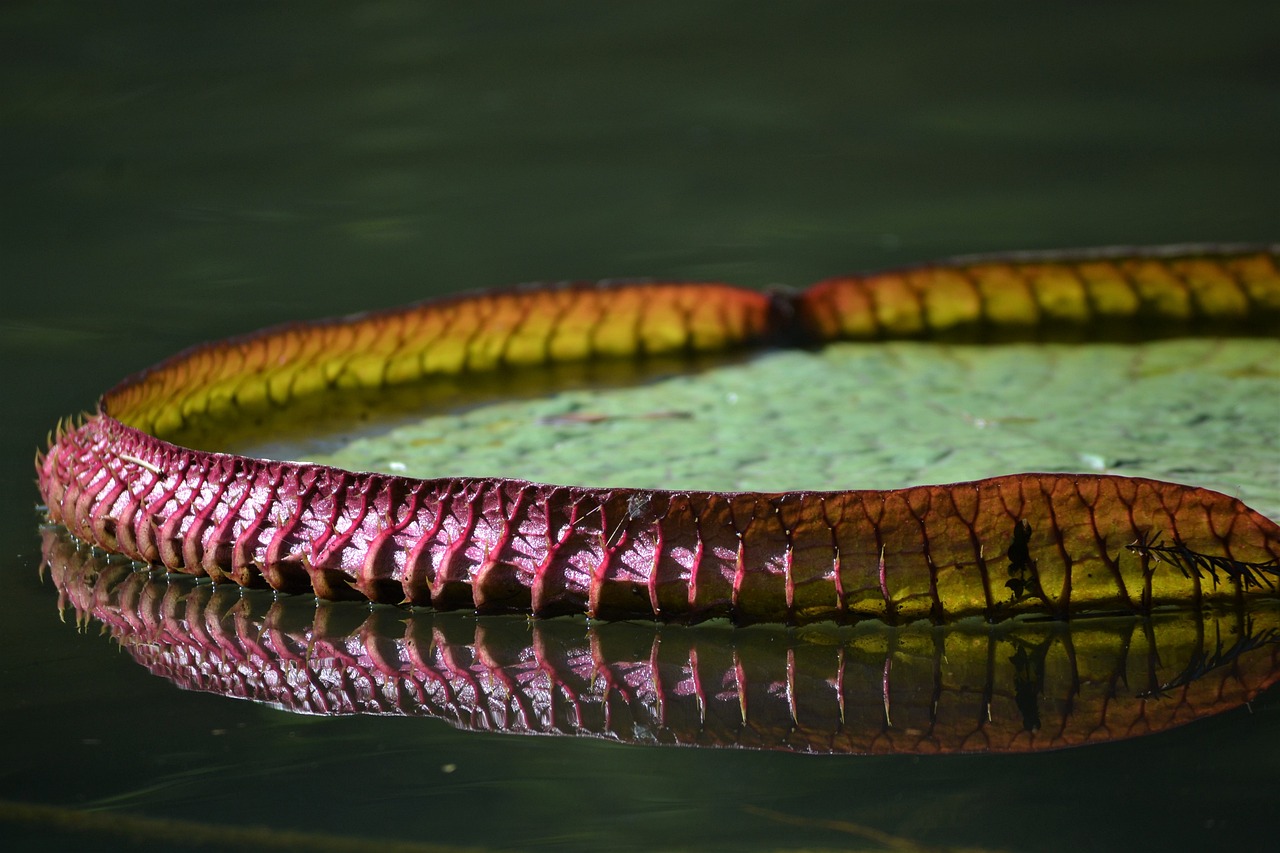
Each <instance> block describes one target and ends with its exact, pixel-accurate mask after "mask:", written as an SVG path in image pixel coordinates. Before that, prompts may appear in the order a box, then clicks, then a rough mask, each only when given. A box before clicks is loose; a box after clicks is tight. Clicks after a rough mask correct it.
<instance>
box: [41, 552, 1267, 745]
mask: <svg viewBox="0 0 1280 853" xmlns="http://www.w3.org/2000/svg"><path fill="white" fill-rule="evenodd" d="M45 567H47V568H48V569H49V570H50V571H51V574H52V578H53V581H54V583H55V585H56V586H57V587H58V590H59V606H60V607H61V608H65V607H66V606H68V605H70V606H71V607H72V608H74V610H75V614H76V619H77V621H78V622H87V621H89V620H96V621H98V622H100V623H101V624H102V625H103V626H104V628H105V629H106V631H107V633H109V634H110V635H111V636H112V637H113V638H114V639H115V640H116V641H117V642H118V643H119V644H120V645H121V646H122V647H123V648H124V649H125V650H127V651H128V652H129V654H130V655H132V656H133V658H134V659H135V660H136V661H137V662H138V663H139V664H141V665H142V666H144V667H146V668H147V669H148V670H149V671H151V672H152V673H153V674H155V675H158V676H160V677H162V678H165V679H168V680H169V681H171V682H173V683H174V684H176V685H178V686H179V687H182V688H184V689H189V690H198V691H204V692H211V693H218V694H221V695H224V696H229V697H233V698H238V699H249V700H251V701H255V702H261V703H265V704H269V705H272V706H274V707H277V708H280V709H282V710H284V711H289V712H293V713H303V714H323V715H343V714H378V715H397V716H415V717H435V718H439V719H443V720H446V721H448V722H449V723H450V724H452V725H454V726H456V727H458V728H460V729H467V730H477V731H490V732H508V733H517V734H550V735H566V736H585V737H601V738H608V739H611V740H616V741H620V742H624V743H633V744H672V745H683V746H701V747H738V748H750V749H774V750H786V751H791V752H806V753H845V754H870V753H907V754H930V753H955V752H1030V751H1039V750H1049V749H1057V748H1062V747H1068V746H1077V745H1084V744H1093V743H1103V742H1107V741H1112V740H1121V739H1124V738H1130V737H1135V736H1140V735H1147V734H1154V733H1157V732H1160V731H1163V730H1165V729H1169V728H1173V727H1175V726H1179V725H1182V724H1184V723H1187V722H1191V721H1193V720H1196V719H1199V718H1202V717H1207V716H1211V715H1213V714H1218V713H1222V712H1224V711H1227V710H1230V709H1233V708H1237V707H1239V706H1241V705H1243V704H1246V703H1248V702H1250V701H1252V700H1253V699H1254V698H1255V697H1256V696H1258V695H1259V694H1260V693H1261V692H1262V691H1263V690H1266V689H1267V688H1268V687H1269V686H1270V685H1271V684H1272V683H1273V682H1274V681H1275V680H1276V677H1277V672H1278V668H1277V667H1278V664H1280V642H1277V641H1278V640H1280V603H1277V602H1271V601H1261V602H1253V603H1251V605H1250V608H1249V609H1248V610H1247V611H1242V610H1234V609H1230V610H1205V611H1187V610H1181V611H1170V612H1163V613H1157V614H1155V615H1153V616H1149V617H1097V618H1085V619H1077V620H1074V621H1071V622H1061V621H1051V620H1039V621H1036V620H1010V621H1007V622H1003V623H1000V624H997V625H988V624H986V623H983V622H979V621H976V620H969V621H965V622H961V623H957V624H953V625H946V626H935V625H928V624H924V623H917V624H912V625H906V626H898V627H891V626H887V625H883V624H880V623H874V622H868V623H862V624H860V625H857V626H850V627H836V626H818V627H814V626H810V627H806V628H792V629H786V628H781V627H776V626H774V627H766V626H758V627H755V628H747V629H741V628H739V629H730V628H728V627H725V626H719V625H717V624H714V623H709V624H704V625H700V626H678V625H660V624H654V623H647V622H646V623H626V622H618V623H603V624H588V623H587V622H585V621H583V620H582V619H549V620H535V621H532V622H531V621H529V620H528V619H526V618H524V617H513V616H494V617H475V616H470V615H465V614H460V613H432V612H428V611H413V612H411V613H409V614H408V617H407V618H406V612H405V611H404V610H401V609H398V608H392V607H386V608H381V607H375V608H373V609H370V607H369V605H367V604H357V603H333V602H316V601H314V600H312V599H309V598H307V597H302V596H297V597H284V598H280V599H277V598H276V597H275V596H274V595H273V594H272V593H270V592H266V591H243V592H242V591H241V590H240V589H238V588H235V587H229V586H213V585H210V584H208V583H198V582H193V581H191V580H188V579H185V578H182V579H171V580H166V579H165V578H164V576H163V575H159V574H156V573H152V572H148V571H139V570H137V569H136V568H135V566H134V564H132V563H129V562H127V561H121V560H120V559H119V558H107V557H105V556H104V555H102V553H101V552H98V553H94V552H93V551H92V550H91V549H88V548H86V547H84V546H79V547H78V546H77V544H76V542H75V540H74V539H72V538H71V537H70V536H68V535H67V534H66V532H65V531H63V530H61V529H60V528H54V527H50V528H47V529H46V530H45V531H44V562H43V564H42V569H43V568H45Z"/></svg>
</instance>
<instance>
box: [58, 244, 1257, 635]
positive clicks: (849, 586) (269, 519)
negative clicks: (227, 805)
mask: <svg viewBox="0 0 1280 853" xmlns="http://www.w3.org/2000/svg"><path fill="white" fill-rule="evenodd" d="M1277 258H1278V252H1277V249H1276V247H1263V248H1247V247H1246V248H1232V247H1227V248H1212V247H1173V248H1166V249H1157V250H1107V251H1093V252H1084V253H1077V254H1060V255H1028V254H1021V255H1010V256H1005V257H999V258H997V257H987V258H969V259H958V260H954V261H948V262H943V263H939V264H933V265H927V266H921V267H917V268H912V269H906V270H899V271H891V272H886V273H879V274H872V275H865V276H857V277H847V278H841V279H832V280H829V281H826V282H822V283H819V284H817V285H814V286H813V287H811V288H809V289H808V290H804V291H799V292H791V291H780V290H779V291H773V292H758V291H752V290H746V289H741V288H735V287H731V286H728V285H723V284H711V283H688V282H607V283H600V284H593V283H572V284H560V285H547V286H541V285H538V286H525V287H521V288H515V289H511V290H505V291H494V292H485V293H478V294H469V295H460V296H454V297H449V298H446V299H439V300H433V301H428V302H423V303H420V304H418V305H415V306H410V307H407V308H404V309H397V310H389V311H381V312H376V313H371V314H363V315H356V316H352V317H348V318H343V319H339V320H329V321H320V322H312V323H298V324H292V325H289V326H284V327H278V328H274V329H268V330H265V331H262V332H258V333H253V334H249V335H246V336H243V337H240V338H235V339H231V340H228V341H222V342H215V343H211V344H205V345H202V346H197V347H194V348H192V349H190V350H187V351H186V352H184V353H180V354H178V355H177V356H174V357H173V358H171V359H169V360H167V361H165V362H163V363H161V364H159V365H157V366H155V367H153V368H150V369H148V370H145V371H142V372H141V373H138V374H136V375H134V376H132V377H130V378H128V379H126V380H124V381H123V382H122V383H120V384H119V385H117V386H116V387H115V388H113V389H111V390H110V391H108V392H107V393H106V394H105V395H104V396H103V398H102V399H101V401H100V402H99V406H98V410H97V412H95V413H94V414H92V415H90V416H87V417H86V418H84V419H82V420H81V421H78V422H76V423H74V424H72V425H70V426H64V425H62V424H59V428H58V431H57V435H56V436H54V437H53V438H52V439H51V441H50V447H49V449H48V451H47V452H46V453H44V454H42V455H40V456H39V457H38V459H37V474H38V483H39V487H40V490H41V494H42V496H43V498H44V501H45V504H46V505H47V506H48V513H49V518H50V519H51V520H52V521H54V522H57V523H61V524H64V525H65V526H66V527H67V529H68V530H70V531H71V533H72V534H74V535H75V536H77V537H78V538H80V539H81V540H83V541H85V542H89V543H92V544H95V545H98V546H101V547H103V548H106V549H108V550H110V551H113V552H116V553H119V554H122V555H125V556H127V557H129V558H131V559H133V560H137V561H141V562H145V563H149V564H152V565H158V566H164V567H166V568H167V569H170V570H173V571H181V572H187V573H190V574H195V575H198V576H208V577H210V578H212V579H213V580H214V581H217V582H222V581H231V582H235V583H238V584H240V585H243V586H250V587H252V586H268V587H271V588H274V589H276V590H280V591H286V592H300V591H309V592H312V593H314V594H315V595H317V596H319V597H321V598H353V597H355V598H367V599H369V600H372V601H378V602H387V603H393V604H411V605H420V606H430V607H433V608H436V609H441V610H445V609H454V608H464V609H474V610H478V611H481V612H485V613H491V612H523V613H532V614H535V615H538V616H554V615H560V614H571V613H581V614H586V615H588V616H590V617H593V618H598V619H617V618H633V617H643V618H649V619H658V620H665V621H688V622H695V621H700V620H705V619H713V618H724V619H729V620H731V621H733V622H735V623H737V624H746V623H751V622H783V623H789V624H802V623H812V622H823V621H832V622H837V623H852V622H858V621H861V620H866V619H876V620H880V621H884V622H889V623H905V622H911V621H914V620H918V619H924V620H930V621H932V622H935V623H940V622H946V621H950V620H954V619H960V618H965V617H981V618H984V619H987V620H1001V619H1006V618H1009V617H1014V616H1019V615H1025V614H1044V615H1049V616H1053V617H1058V618H1067V617H1074V616H1077V615H1080V614H1087V613H1109V612H1121V613H1134V612H1149V611H1151V610H1152V609H1153V608H1157V607H1162V606H1167V605H1179V606H1193V607H1202V606H1206V605H1208V604H1211V603H1214V602H1231V603H1237V604H1238V603H1240V602H1242V601H1244V600H1245V599H1255V598H1259V597H1263V596H1268V595H1272V594H1273V579H1274V575H1275V574H1276V566H1277V560H1280V526H1277V524H1276V522H1275V521H1274V520H1272V519H1270V518H1267V517H1266V516H1264V515H1262V514H1260V513H1258V512H1256V511H1254V510H1252V509H1250V508H1249V507H1247V506H1245V505H1244V504H1243V503H1241V502H1240V501H1239V500H1237V499H1236V498H1233V497H1230V496H1227V495H1224V494H1221V493H1219V492H1216V491H1212V490H1209V489H1206V488H1199V487H1196V486H1192V485H1183V484H1175V483H1170V482H1163V481H1159V480H1151V479H1143V478H1138V477H1121V476H1116V475H1111V474H1093V473H1090V474H1075V473H1025V474H1004V475H1002V476H995V477H990V478H988V479H981V480H974V481H969V482H961V483H950V484H945V485H920V486H913V487H909V488H901V489H888V490H869V489H856V488H853V489H851V490H846V491H821V492H817V491H798V492H782V491H778V492H719V491H697V490H688V489H681V490H671V489H632V488H621V487H610V484H607V483H604V484H548V483H532V482H526V481H523V480H517V479H511V478H508V477H501V476H497V477H481V476H443V477H438V478H434V479H417V478H411V477H406V476H400V475H397V474H395V473H393V472H388V473H362V472H354V471H348V470H343V469H339V468H334V467H328V466H323V465H317V464H306V463H290V462H273V461H267V460H262V459H256V458H249V457H246V456H240V455H235V454H231V453H222V452H217V451H218V449H219V448H217V447H216V446H214V447H210V448H208V449H197V448H196V447H193V446H184V444H183V443H182V440H183V439H184V437H186V436H188V435H196V434H201V435H204V436H205V437H207V438H210V440H213V441H214V442H215V444H216V439H217V436H218V435H219V434H220V432H221V431H222V430H223V429H224V427H225V428H227V429H229V428H230V426H227V425H230V424H234V423H235V422H237V421H238V420H253V419H255V418H261V417H263V416H264V413H268V412H272V411H280V410H285V411H293V410H294V409H295V407H297V410H298V411H300V412H302V411H305V412H307V415H306V417H308V418H309V417H314V416H316V414H317V413H323V412H325V411H328V410H330V409H338V408H340V405H339V404H338V403H337V402H336V401H340V400H341V399H343V398H344V397H358V396H360V395H389V396H395V395H396V394H399V393H402V392H403V393H410V392H412V393H418V391H417V390H414V389H424V388H425V389H447V388H456V387H459V386H468V387H469V386H482V385H485V383H496V384H493V385H492V387H494V388H500V387H502V385H501V383H502V381H503V380H504V377H505V378H508V379H509V381H511V382H514V383H519V382H522V381H524V380H523V378H522V377H528V376H530V375H532V374H531V371H532V372H541V373H542V374H544V375H547V376H551V377H553V378H554V377H566V376H569V377H572V376H573V375H575V371H583V370H587V371H595V370H601V371H605V370H612V369H615V368H617V367H620V366H625V365H636V364H649V363H661V364H664V365H668V366H669V365H679V364H682V363H683V364H688V363H690V362H691V361H696V360H697V359H706V358H716V357H723V356H724V355H726V354H730V353H735V352H747V351H752V350H758V349H759V348H762V347H786V346H799V347H817V346H822V345H823V344H825V343H827V342H831V341H837V340H868V341H876V340H886V339H890V338H895V337H910V338H923V339H939V338H941V339H963V340H980V341H986V340H990V341H993V342H999V341H1005V340H1086V339H1091V338H1102V339H1106V340H1136V339H1142V338H1146V337H1153V336H1154V337H1160V336H1167V335H1173V334H1176V335H1193V334H1209V335H1224V334H1230V335H1248V336H1265V337H1268V338H1274V337H1276V333H1277V331H1278V330H1280V271H1278V269H1277ZM410 396H412V394H410ZM308 406H312V407H313V408H311V409H308V408H307V407H308ZM202 447H203V445H202ZM993 473H994V472H993ZM849 485H850V486H851V487H856V486H857V484H856V483H851V484H849Z"/></svg>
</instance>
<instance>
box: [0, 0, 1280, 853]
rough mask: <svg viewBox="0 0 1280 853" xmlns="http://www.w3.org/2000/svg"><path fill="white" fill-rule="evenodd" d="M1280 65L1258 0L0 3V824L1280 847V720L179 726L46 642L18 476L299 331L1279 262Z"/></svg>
mask: <svg viewBox="0 0 1280 853" xmlns="http://www.w3.org/2000/svg"><path fill="white" fill-rule="evenodd" d="M1278 31H1280V7H1276V6H1275V4H1273V3H1236V4H1232V5H1231V6H1230V7H1229V8H1228V9H1227V10H1225V11H1224V10H1222V9H1219V8H1213V7H1209V6H1206V5H1204V4H1194V3H1176V4H1146V3H1121V4H1105V5H1104V4H1096V5H1090V6H1088V7H1079V6H1077V5H1076V4H1036V5H1023V4H1009V3H988V4H967V5H961V4H941V3H900V4H877V5H875V6H866V7H864V6H863V5H862V4H827V5H824V4H786V5H779V6H777V7H768V8H764V9H757V8H755V7H754V6H752V5H749V4H730V3H703V4H697V5H694V4H674V3H670V4H664V3H658V4H652V3H648V4H633V5H629V6H626V7H619V8H617V9H615V8H613V7H606V6H604V5H602V4H591V3H580V4H550V5H544V6H539V7H536V8H535V7H532V6H526V5H523V4H514V3H511V4H498V5H494V6H489V7H486V9H485V11H479V10H474V11H472V10H469V8H468V9H467V10H463V9H461V8H453V7H445V6H443V5H441V6H435V5H429V4H428V5H419V4H413V3H408V2H382V3H370V4H365V5H362V6H360V7H359V8H358V9H350V8H347V7H346V6H343V5H339V4H309V5H308V6H307V7H305V8H304V7H302V6H299V5H282V4H274V3H273V4H263V3H252V4H250V3H244V4H221V5H219V6H218V7H217V8H216V9H214V8H209V9H197V8H195V7H190V6H186V5H182V6H178V5H176V4H175V5H172V6H171V5H169V4H154V5H134V4H124V5H123V6H112V7H107V6H103V7H101V8H99V7H97V6H91V5H87V4H86V5H73V4H60V3H39V4H36V3H18V4H9V5H7V6H6V7H5V8H4V9H3V11H0V44H2V45H3V49H2V50H0V92H2V93H3V95H2V96H0V157H2V159H0V188H2V190H3V199H4V201H3V204H0V226H2V227H0V280H2V281H3V282H4V283H5V294H4V302H3V304H4V312H3V318H2V319H0V353H3V357H4V359H5V360H6V364H5V370H4V375H5V376H6V391H7V393H6V400H7V401H8V410H7V416H6V426H5V429H4V431H3V434H2V435H0V442H2V444H0V451H2V452H0V460H3V464H4V466H5V468H4V479H3V482H4V483H5V484H6V485H5V487H4V488H3V490H0V500H2V501H3V503H0V511H2V512H3V522H2V524H3V528H2V530H3V534H2V535H3V537H4V549H3V551H0V555H2V558H3V560H4V566H5V568H4V571H5V589H6V597H5V604H4V605H3V608H2V609H3V615H2V618H0V648H3V649H4V654H3V658H2V659H0V660H2V662H0V673H2V677H3V683H4V690H3V693H2V694H0V731H2V732H4V734H3V736H0V738H2V739H0V742H3V744H4V747H5V749H4V754H5V760H4V762H3V764H0V800H3V801H6V802H32V803H41V804H52V805H59V806H68V807H74V808H77V809H88V810H93V811H95V812H98V813H106V814H119V815H131V816H132V815H138V816H147V817H172V818H181V819H184V820H193V821H199V822H203V823H208V824H213V825H222V824H225V825H232V826H244V825H257V826H265V827H272V828H276V829H281V830H286V829H299V830H303V829H305V830H313V831H319V832H326V833H334V834H341V835H344V836H355V837H363V838H370V839H372V838H403V839H416V840H422V841H432V842H437V843H441V844H466V845H473V846H476V847H479V848H483V849H543V850H561V849H570V850H596V849H609V848H616V849H626V850H647V849H655V848H661V849H668V848H687V849H723V850H728V849H779V848H786V849H793V848H794V849H799V848H804V849H821V848H841V849H845V848H848V847H850V846H854V847H856V846H858V845H864V844H868V843H869V842H865V841H864V840H863V839H860V838H857V837H854V836H850V835H849V834H847V833H842V832H840V831H837V830H835V829H829V828H828V829H824V828H821V827H818V826H816V825H813V824H809V825H805V826H797V825H793V824H788V823H784V822H781V821H779V820H776V819H771V818H769V817H767V816H764V815H762V814H760V813H759V812H758V811H755V810H754V809H761V808H763V809H768V810H772V811H775V812H781V813H785V814H788V815H792V816H794V817H797V818H802V819H832V820H843V821H851V822H855V823H858V824H862V825H866V826H871V827H874V828H876V829H878V830H881V831H884V832H889V833H893V834H895V835H898V836H902V837H905V838H910V839H912V840H914V841H916V842H918V843H921V844H930V845H942V846H951V845H955V846H976V847H982V848H987V849H1014V850H1077V849H1086V848H1087V849H1105V848H1115V849H1133V848H1134V847H1149V848H1155V847H1160V848H1163V849H1166V850H1172V849H1196V850H1202V849H1214V848H1219V849H1226V848H1231V849H1237V850H1239V849H1245V850H1248V849H1259V848H1264V847H1265V846H1267V841H1269V840H1270V839H1271V838H1272V837H1273V836H1274V824H1273V821H1272V820H1271V818H1270V814H1271V808H1272V805H1273V802H1274V799H1275V795H1276V794H1277V791H1278V790H1280V785H1277V783H1276V781H1275V771H1276V769H1277V768H1278V767H1280V746H1278V744H1280V697H1276V696H1275V695H1274V694H1272V695H1267V696H1264V697H1263V699H1262V700H1261V701H1259V702H1256V703H1254V705H1253V707H1252V709H1251V711H1247V710H1240V711H1237V712H1233V713H1230V714H1227V715H1225V716H1222V717H1219V718H1215V719H1212V720H1209V721H1206V722H1201V723H1198V724H1196V725H1193V726H1190V727H1187V728H1184V729H1180V730H1177V731H1174V732H1171V733H1166V734H1163V735H1159V736H1156V737H1152V738H1147V739H1140V740H1133V741H1128V742H1124V743H1119V744H1113V745H1109V746H1101V747H1093V748H1087V749H1078V750H1070V751H1065V752H1058V753H1046V754H1040V755H1030V756H1022V757H1000V756H971V757H959V758H944V759H937V758H928V757H919V758H915V757H881V758H859V757H841V758H813V757H804V756H792V755H785V754H770V753H746V752H713V751H698V750H679V749H652V748H643V747H630V746H620V745H611V744H607V743H601V742H591V741H578V740H570V739H563V738H556V739H552V738H515V737H503V736H497V735H483V734H470V733H459V732H455V731H454V730H453V729H451V728H449V727H448V726H447V725H445V724H444V723H440V722H433V721H430V720H394V719H393V720H382V719H363V718H357V719H337V720H323V719H313V718H301V717H294V716H289V715H286V714H283V713H281V712H277V711H273V710H271V709H268V708H264V707H258V706H254V705H250V704H248V703H244V702H234V701H231V700H228V699H223V698H219V697H215V696H208V695H200V694H187V693H182V692H179V691H177V690H175V689H174V688H173V687H171V686H170V685H168V684H167V683H165V682H162V681H160V680H158V679H155V678H153V677H152V676H150V675H148V674H147V673H146V672H144V671H142V670H141V669H140V668H139V667H137V666H136V665H135V664H134V663H133V662H132V661H131V660H130V659H129V658H128V657H127V656H125V655H122V654H120V653H119V652H117V651H116V650H115V649H114V648H113V647H112V646H111V645H110V644H109V643H108V642H107V641H106V640H105V639H101V638H98V637H96V636H94V635H93V634H94V631H93V630H91V631H90V632H89V633H88V634H81V633H78V632H77V631H76V630H75V628H74V626H73V625H71V624H63V623H61V622H60V621H59V620H58V618H57V612H56V607H55V603H56V594H55V593H54V591H53V589H52V588H51V587H50V586H49V585H48V584H47V583H42V582H41V581H40V579H39V578H38V577H37V573H36V569H37V566H38V563H39V557H38V553H39V552H38V537H37V521H38V516H37V514H36V513H35V512H34V510H33V506H34V504H35V502H36V499H37V496H36V492H35V489H34V488H33V486H32V485H31V479H32V471H31V467H30V459H31V455H32V453H33V452H34V449H35V448H36V446H37V445H39V444H40V443H41V442H42V441H43V437H44V434H45V431H46V430H47V429H49V428H50V427H51V426H52V425H53V424H54V422H55V421H56V420H57V418H58V417H59V416H60V415H65V414H68V413H71V412H74V411H78V410H81V409H85V408H89V407H91V406H92V404H93V400H94V398H95V396H96V395H97V393H98V392H99V391H101V390H103V389H104V388H106V387H107V386H109V385H110V384H112V383H113V382H115V381H116V380H117V379H119V378H120V377H122V376H124V375H125V374H127V373H129V372H131V371H133V370H136V369H138V368H141V367H143V366H145V365H147V364H150V363H152V362H154V361H156V360H158V359H159V358H161V357H163V356H165V355H167V354H169V353H171V352H173V351H175V350H177V349H179V348H181V347H183V346H186V345H188V344H191V343H195V342H197V341H201V340H205V339H208V338H213V337H220V336H223V335H227V334H232V333H235V332H241V331H247V330H249V329H252V328H255V327H258V326H261V325H265V324H268V323H273V322H277V321H282V320H287V319H294V318H303V317H315V316H322V315H328V314H334V313H346V312H351V311H356V310H361V309H365V308H373V307H380V306H389V305H395V304H399V303H403V302H407V301H411V300H414V299H418V298H421V297H424V296H429V295H433V294H441V293H449V292H454V291H459V290H465V289H470V288H474V287H479V286H493V285H503V284H509V283H513V282H518V281H526V280H539V279H565V278H601V277H617V276H634V275H646V276H660V277H678V278H697V279H724V280H729V281H734V282H738V283H742V284H748V285H765V284H769V283H775V282H785V283H789V284H804V283H807V282H809V281H812V280H814V279H817V278H820V277H823V276H826V275H832V274H837V273H841V272H847V271H852V270H858V269H864V268H873V267H880V266H887V265H893V264H897V263H903V262H911V261H918V260H927V259H930V258H933V257H937V256H942V255H948V254H953V253H962V252H977V251H991V250H1004V249H1024V248H1053V247H1067V246H1088V245H1102V244H1117V243H1119V244H1149V243H1173V242H1184V241H1273V240H1275V239H1276V238H1277V236H1278V235H1280V228H1278V225H1280V221H1278V216H1277V215H1278V213H1280V207H1278V206H1277V202H1276V185H1275V164H1276V161H1277V155H1280V141H1278V140H1280V62H1277V61H1276V59H1277V55H1276V49H1275V46H1274V45H1275V34H1276V33H1277V32H1278ZM1258 464H1259V465H1260V466H1270V467H1273V468H1274V467H1275V465H1276V463H1275V460H1269V459H1268V460H1263V459H1260V460H1258ZM445 765H454V766H456V769H455V770H454V771H453V772H450V773H444V772H442V770H441V768H442V767H444V766H445ZM0 833H3V835H4V836H8V837H10V838H12V839H13V840H16V841H19V842H21V844H22V845H24V846H25V847H29V848H35V847H36V846H40V847H41V849H56V848H58V847H63V846H65V847H69V848H72V849H78V848H85V849H104V848H110V847H113V846H118V847H123V846H126V844H127V839H126V838H125V837H124V836H120V835H106V836H97V835H85V834H75V833H69V832H65V831H62V830H59V829H56V825H55V824H54V823H52V822H49V821H44V822H36V823H20V822H14V821H9V822H6V823H3V824H0ZM4 846H5V847H6V849H13V847H12V845H10V844H5V845H4Z"/></svg>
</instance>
